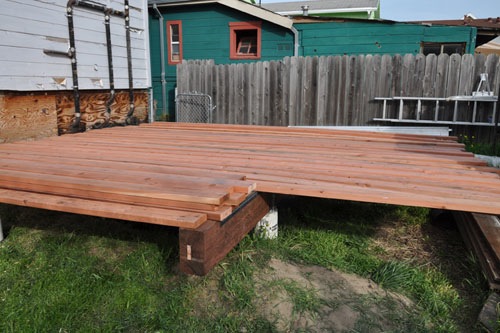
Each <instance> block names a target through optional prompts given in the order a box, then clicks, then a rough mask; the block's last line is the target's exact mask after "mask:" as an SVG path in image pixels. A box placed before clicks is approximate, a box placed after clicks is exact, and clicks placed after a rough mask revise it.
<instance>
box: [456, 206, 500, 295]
mask: <svg viewBox="0 0 500 333" xmlns="http://www.w3.org/2000/svg"><path fill="white" fill-rule="evenodd" d="M454 217H455V219H456V221H457V225H458V228H459V230H460V233H461V234H462V237H463V238H464V240H465V243H466V244H467V247H468V248H469V249H470V251H472V252H473V253H474V254H475V256H476V258H478V260H479V264H480V265H481V268H482V269H483V272H484V273H485V275H486V278H487V279H488V283H489V285H490V288H491V289H494V290H497V291H498V290H500V219H499V218H498V216H494V215H485V214H475V213H465V212H456V213H455V214H454Z"/></svg>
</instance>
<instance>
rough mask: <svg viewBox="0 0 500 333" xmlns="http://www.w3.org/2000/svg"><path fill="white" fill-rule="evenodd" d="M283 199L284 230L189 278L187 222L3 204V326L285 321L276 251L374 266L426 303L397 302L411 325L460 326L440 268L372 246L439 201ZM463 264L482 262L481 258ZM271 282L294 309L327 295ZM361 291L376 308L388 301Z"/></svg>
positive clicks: (134, 327)
mask: <svg viewBox="0 0 500 333" xmlns="http://www.w3.org/2000/svg"><path fill="white" fill-rule="evenodd" d="M279 210H280V231H279V232H280V233H279V238H278V239H277V240H263V239H258V238H256V237H253V236H251V235H250V236H248V237H246V238H245V239H244V240H243V241H242V242H241V243H240V245H238V246H237V247H236V248H235V249H234V250H233V251H232V252H231V253H230V255H229V256H228V257H227V258H226V259H225V260H224V261H223V262H221V263H220V264H219V265H218V266H217V267H216V268H215V269H214V270H213V271H212V272H211V273H210V274H209V275H208V276H206V277H188V276H184V275H182V274H179V273H178V272H177V261H178V248H177V247H178V238H177V231H176V229H170V228H164V227H159V226H152V225H143V224H134V223H127V222H121V221H113V220H105V219H100V218H91V217H84V216H77V215H71V214H61V213H56V212H46V211H40V210H35V209H27V208H17V207H14V206H8V205H0V217H2V221H3V224H4V230H5V231H6V234H7V238H6V240H5V241H4V242H2V243H0V331H1V332H95V331H98V332H275V331H277V326H276V322H275V321H273V320H270V319H269V318H266V317H264V316H263V314H262V313H261V311H260V310H259V309H260V302H261V300H262V298H263V296H262V294H261V293H262V286H259V285H258V284H256V282H255V278H256V276H257V274H258V273H260V272H262V271H264V270H265V269H266V267H267V263H268V261H269V259H270V258H272V257H275V258H281V259H282V260H285V261H288V262H300V263H302V264H314V265H320V266H323V267H326V268H328V269H340V270H342V271H345V272H349V273H355V274H358V275H361V276H364V277H367V278H369V277H371V278H372V279H373V280H374V281H376V282H378V283H380V284H381V285H382V286H384V287H386V288H387V289H389V290H393V291H398V292H401V293H403V294H405V295H407V296H408V297H410V298H412V299H413V300H414V301H415V303H416V309H415V311H416V312H415V313H408V314H407V315H406V316H402V315H401V314H397V316H396V317H394V314H391V312H390V311H389V310H388V312H387V318H389V319H391V320H394V321H398V323H397V325H396V326H395V327H400V328H405V329H401V330H403V331H408V330H409V331H421V332H457V331H459V330H460V327H459V325H460V322H459V319H458V318H457V313H459V312H460V311H461V310H462V309H464V308H463V304H462V302H461V301H460V297H459V294H458V291H457V290H456V288H455V287H453V286H452V285H451V283H450V280H449V279H448V277H447V276H446V274H444V273H442V272H441V271H440V270H439V267H430V266H425V267H424V266H419V265H416V264H414V263H412V262H398V261H386V260H383V259H380V257H379V256H377V251H373V249H374V246H373V242H372V239H373V235H374V233H375V232H376V230H377V227H378V226H379V225H381V224H384V223H386V222H387V221H389V220H394V219H399V220H404V223H406V224H407V225H413V226H414V225H424V224H425V223H427V220H426V219H427V215H428V210H425V209H415V208H409V207H397V206H386V205H372V204H361V203H353V202H341V201H332V200H316V199H307V198H288V199H284V200H282V201H281V202H280V207H279ZM380 251H382V252H383V249H380ZM462 265H465V266H466V268H467V269H468V270H470V271H474V270H476V271H477V263H476V262H474V261H473V260H468V261H464V262H463V263H462ZM466 278H468V279H469V280H466V281H468V283H466V284H467V285H466V287H467V288H477V292H484V289H483V287H482V286H481V287H477V285H478V284H480V283H481V277H480V276H479V277H478V276H472V275H471V276H469V277H466ZM271 287H272V288H271V289H276V288H279V289H281V290H284V291H285V293H286V294H287V295H288V297H289V299H290V300H291V302H292V304H293V311H294V313H295V314H309V315H311V316H313V317H314V315H315V314H316V313H317V312H318V310H319V309H320V308H321V307H322V306H325V303H324V300H323V299H322V298H321V296H320V295H318V293H317V292H316V291H315V290H314V289H312V288H305V287H304V286H300V285H298V284H297V283H295V282H294V281H290V280H286V279H285V280H283V279H280V280H278V281H275V282H273V283H272V284H271ZM351 301H352V302H360V303H359V304H358V306H360V307H364V308H363V309H365V311H364V312H365V313H370V309H371V307H372V305H373V304H376V303H377V302H379V301H380V300H369V301H367V300H365V301H363V300H359V301H358V300H357V299H354V298H353V299H352V300H350V302H351ZM346 302H347V300H346ZM363 302H368V303H366V304H364V303H363ZM370 302H371V303H370ZM332 306H333V305H332ZM387 307H388V309H389V308H390V306H389V305H388V306H387ZM468 311H470V312H474V311H476V308H474V307H471V308H469V309H468ZM473 315H474V314H473ZM285 319H286V318H285ZM374 325H375V326H374ZM370 327H371V328H373V327H376V324H375V323H373V322H371V319H370V318H369V317H366V318H362V320H360V322H359V324H358V326H357V329H358V331H360V332H367V331H370Z"/></svg>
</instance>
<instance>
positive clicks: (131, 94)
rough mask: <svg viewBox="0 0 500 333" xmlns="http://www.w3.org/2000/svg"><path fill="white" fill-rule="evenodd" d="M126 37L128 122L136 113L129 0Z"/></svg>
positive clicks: (126, 4)
mask: <svg viewBox="0 0 500 333" xmlns="http://www.w3.org/2000/svg"><path fill="white" fill-rule="evenodd" d="M124 13H125V38H126V40H127V64H128V96H129V103H130V109H129V111H128V113H127V123H130V122H131V117H132V115H133V114H134V109H135V105H134V79H133V76H132V46H131V42H130V6H129V3H128V0H125V11H124Z"/></svg>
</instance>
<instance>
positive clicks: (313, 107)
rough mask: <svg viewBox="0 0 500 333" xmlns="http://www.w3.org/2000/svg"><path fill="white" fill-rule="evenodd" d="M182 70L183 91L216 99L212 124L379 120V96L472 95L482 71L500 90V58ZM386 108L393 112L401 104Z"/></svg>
mask: <svg viewBox="0 0 500 333" xmlns="http://www.w3.org/2000/svg"><path fill="white" fill-rule="evenodd" d="M177 73H178V75H177V80H178V82H177V86H178V92H179V93H189V92H199V93H206V94H209V95H211V96H212V98H213V101H214V105H215V106H216V109H215V110H214V115H213V121H214V122H217V123H235V124H254V125H275V126H288V125H318V126H328V125H336V126H341V125H344V126H365V125H375V124H376V123H374V122H373V121H372V119H373V118H376V117H380V116H381V112H382V103H380V102H377V101H374V98H375V97H391V96H425V97H449V96H454V95H470V94H472V92H473V91H474V90H475V89H476V88H477V84H478V82H479V74H480V73H488V75H489V82H490V87H491V89H492V90H493V92H494V93H495V94H496V95H498V91H499V87H500V61H499V57H498V56H496V55H490V56H488V57H486V56H483V55H476V56H474V55H463V56H460V55H458V54H454V55H451V56H448V55H446V54H442V55H439V56H436V55H434V54H431V55H428V56H424V55H416V56H415V55H411V54H407V55H394V56H389V55H382V56H380V55H359V56H349V55H344V56H328V57H319V58H318V57H288V58H284V59H283V60H282V61H271V62H254V63H246V64H225V65H215V64H214V63H213V61H187V62H184V63H182V64H180V65H178V71H177ZM450 104H452V103H450ZM450 109H452V105H448V106H447V107H444V106H443V107H442V110H441V109H440V119H445V118H447V117H449V115H450V113H451V112H452V111H453V110H450ZM422 110H423V113H422V115H421V117H423V119H431V118H432V114H433V110H434V107H433V106H432V105H424V106H423V108H422ZM483 111H484V112H483ZM388 112H389V115H390V116H394V115H395V114H396V112H397V105H392V106H391V107H390V108H389V110H388ZM412 112H414V108H412V107H411V105H410V106H409V107H405V114H406V115H410V114H411V113H412ZM470 112H471V108H470V107H469V106H467V104H466V103H463V104H462V105H460V107H459V115H458V117H459V118H460V119H465V118H466V117H467V116H469V115H470ZM481 113H483V114H481ZM478 114H479V115H480V117H482V118H480V119H482V120H484V119H486V118H487V117H488V115H487V114H486V110H485V108H484V107H481V108H480V110H479V113H478ZM378 124H380V123H378ZM481 130H482V131H485V132H487V131H491V129H487V128H483V129H481Z"/></svg>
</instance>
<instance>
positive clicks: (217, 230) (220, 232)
mask: <svg viewBox="0 0 500 333" xmlns="http://www.w3.org/2000/svg"><path fill="white" fill-rule="evenodd" d="M269 209H270V208H269V204H268V202H267V201H266V200H265V199H264V197H263V196H262V195H260V194H258V195H256V196H255V197H253V198H252V199H250V200H249V201H248V202H246V203H245V204H242V206H241V207H240V208H239V209H238V210H237V211H236V212H235V213H234V214H233V215H231V216H230V217H228V218H227V219H226V220H225V221H223V222H216V221H212V220H208V221H206V222H205V223H203V224H202V225H201V226H200V227H198V228H196V229H182V228H181V229H179V247H180V251H179V253H180V254H179V256H180V270H181V271H182V272H184V273H186V274H196V275H206V274H207V273H208V272H209V271H210V270H211V269H212V268H213V267H214V266H215V265H216V264H217V263H218V262H219V261H220V260H222V259H223V258H224V257H225V256H226V255H227V254H228V253H229V251H231V250H232V249H233V248H234V247H235V246H236V245H237V244H238V243H239V242H240V241H241V240H242V239H243V237H245V235H246V234H248V233H249V232H250V231H251V230H252V229H253V228H255V226H256V225H257V222H259V221H260V220H261V219H262V217H264V215H266V214H267V212H268V211H269Z"/></svg>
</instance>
